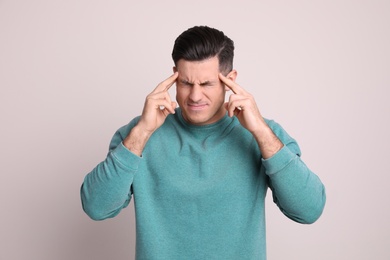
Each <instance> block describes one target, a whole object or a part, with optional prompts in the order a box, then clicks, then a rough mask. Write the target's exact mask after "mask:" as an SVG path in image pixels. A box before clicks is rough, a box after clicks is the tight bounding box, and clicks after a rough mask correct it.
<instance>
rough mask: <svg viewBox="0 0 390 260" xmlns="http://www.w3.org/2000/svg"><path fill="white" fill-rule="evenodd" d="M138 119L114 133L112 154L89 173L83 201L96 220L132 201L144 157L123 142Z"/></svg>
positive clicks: (86, 210) (83, 191)
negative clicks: (134, 152)
mask: <svg viewBox="0 0 390 260" xmlns="http://www.w3.org/2000/svg"><path fill="white" fill-rule="evenodd" d="M133 125H135V122H134V120H133V121H132V122H131V123H130V124H128V125H126V126H124V127H122V128H120V129H119V130H118V131H117V132H116V133H115V134H114V136H113V138H112V140H111V143H110V148H109V152H108V155H107V157H106V159H105V160H104V161H102V162H101V163H99V164H98V165H97V166H96V167H95V168H94V169H93V170H92V171H91V172H90V173H88V174H87V175H86V176H85V179H84V182H83V184H82V186H81V190H80V195H81V203H82V207H83V210H84V211H85V213H86V214H87V215H88V216H89V217H90V218H92V219H94V220H103V219H106V218H112V217H114V216H116V215H117V214H118V213H119V212H120V211H121V210H122V209H123V208H125V207H126V206H127V205H128V204H129V202H130V200H131V196H132V193H131V185H132V182H133V178H134V175H135V174H136V172H137V170H138V166H139V163H140V161H141V160H142V159H141V157H139V156H137V155H135V154H133V153H132V152H131V151H129V150H128V149H127V148H126V147H125V146H124V145H123V143H122V141H123V139H124V137H126V136H127V134H128V133H129V132H130V129H131V128H132V126H133Z"/></svg>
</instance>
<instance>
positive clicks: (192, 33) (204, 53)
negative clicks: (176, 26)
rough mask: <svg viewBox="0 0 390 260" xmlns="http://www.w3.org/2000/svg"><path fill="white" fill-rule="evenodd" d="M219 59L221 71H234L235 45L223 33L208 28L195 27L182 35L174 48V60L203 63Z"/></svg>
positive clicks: (175, 61) (177, 39)
mask: <svg viewBox="0 0 390 260" xmlns="http://www.w3.org/2000/svg"><path fill="white" fill-rule="evenodd" d="M215 56H217V57H218V61H219V70H220V71H221V72H223V73H226V74H227V73H229V72H230V71H231V70H232V69H233V57H234V43H233V41H232V40H231V39H230V38H229V37H227V36H226V35H225V34H224V33H223V32H222V31H219V30H217V29H214V28H210V27H208V26H195V27H192V28H189V29H187V30H186V31H184V32H183V33H182V34H180V35H179V36H178V37H177V38H176V40H175V44H174V46H173V51H172V59H173V61H174V63H175V65H177V62H178V61H179V60H180V59H183V60H186V61H202V60H205V59H208V58H212V57H215Z"/></svg>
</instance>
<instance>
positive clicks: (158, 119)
mask: <svg viewBox="0 0 390 260" xmlns="http://www.w3.org/2000/svg"><path fill="white" fill-rule="evenodd" d="M177 76H178V73H177V72H175V73H174V74H173V75H172V76H170V77H169V78H167V79H166V80H164V81H163V82H161V83H160V84H158V86H157V87H156V88H155V89H154V90H153V91H152V93H150V94H149V95H148V96H147V97H146V100H145V104H144V108H143V111H142V115H141V118H140V120H139V122H138V124H137V125H136V126H134V128H133V129H132V130H131V131H130V133H129V135H128V136H127V137H126V138H125V139H124V140H123V144H124V146H126V147H127V148H128V149H129V150H130V151H132V152H133V153H135V154H137V155H139V156H141V155H142V151H143V149H144V147H145V145H146V142H147V141H148V140H149V138H150V136H151V135H152V134H153V133H154V131H156V130H157V129H158V128H159V127H160V126H161V125H162V124H163V123H164V121H165V119H166V118H167V116H168V115H169V114H174V113H175V108H176V105H177V104H176V102H172V101H171V98H170V96H169V93H168V90H169V88H170V87H171V86H172V85H173V84H174V83H175V82H176V79H177Z"/></svg>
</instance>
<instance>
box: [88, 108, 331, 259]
mask: <svg viewBox="0 0 390 260" xmlns="http://www.w3.org/2000/svg"><path fill="white" fill-rule="evenodd" d="M138 120H139V117H137V118H135V119H134V120H132V121H131V122H130V123H129V124H128V125H126V126H123V127H122V128H120V129H119V130H118V131H117V132H116V133H115V135H114V136H113V138H112V141H111V144H110V147H109V153H108V155H107V158H106V159H105V160H104V161H103V162H101V163H100V164H98V165H97V166H96V168H95V169H93V170H92V171H91V172H90V173H89V174H87V176H86V177H85V180H84V183H83V185H82V187H81V200H82V206H83V209H84V211H85V212H86V213H87V214H88V215H89V216H90V217H91V218H92V219H94V220H103V219H106V218H111V217H114V216H116V215H117V214H118V213H119V212H120V211H121V210H122V209H123V208H125V207H126V206H127V205H128V204H129V202H130V199H131V198H132V197H133V198H134V207H135V214H136V252H135V254H136V259H147V260H154V259H162V260H175V259H179V260H183V259H190V260H192V259H194V260H195V259H207V260H210V259H216V260H218V259H223V260H228V259H232V260H233V259H234V260H236V259H266V238H265V211H264V204H265V196H266V192H267V189H268V187H270V188H271V190H272V195H273V199H274V202H275V203H276V204H277V205H278V207H279V208H280V209H281V211H282V212H283V213H284V214H285V215H286V216H287V217H289V218H291V219H292V220H294V221H297V222H299V223H313V222H314V221H315V220H317V219H318V218H319V216H320V215H321V213H322V210H323V208H324V204H325V190H324V186H323V184H322V183H321V181H320V179H319V178H318V177H317V176H316V175H315V174H314V173H313V172H311V171H310V170H309V169H308V168H307V167H306V165H305V164H304V163H303V162H302V161H301V159H300V149H299V147H298V145H297V143H296V142H295V140H294V139H292V138H291V137H290V136H289V135H288V134H287V133H286V132H285V131H284V130H283V129H282V128H281V127H280V126H279V125H278V124H277V123H275V122H274V121H271V120H267V123H268V125H269V126H270V128H271V129H272V130H273V131H274V133H275V134H276V135H277V136H278V137H279V139H280V140H281V141H282V142H283V143H284V147H283V148H282V149H281V150H280V151H279V152H278V153H276V154H275V155H274V156H273V157H271V158H269V159H267V160H264V159H262V158H261V153H260V150H259V147H258V145H257V143H256V141H255V139H254V137H253V136H252V135H251V134H250V133H249V132H248V131H247V130H246V129H245V128H244V127H242V126H241V124H240V123H239V121H238V120H237V118H236V117H233V118H230V117H228V116H227V115H226V116H225V117H223V118H222V119H221V120H220V121H218V122H216V123H214V124H210V125H206V126H194V125H190V124H188V123H187V122H186V121H185V120H184V119H183V118H182V115H181V111H180V109H179V108H177V109H176V113H175V114H174V115H169V116H168V117H167V119H166V121H165V122H164V124H163V125H162V126H161V127H160V128H159V129H157V130H156V131H155V132H154V133H153V135H152V136H151V138H150V139H149V141H148V142H147V144H146V147H145V149H144V151H143V154H142V157H139V156H136V155H135V154H133V153H132V152H130V151H129V150H128V149H127V148H126V147H125V146H124V145H123V143H122V141H123V139H124V138H125V137H126V136H127V134H128V133H129V132H130V130H131V129H132V127H134V125H135V124H136V123H137V122H138Z"/></svg>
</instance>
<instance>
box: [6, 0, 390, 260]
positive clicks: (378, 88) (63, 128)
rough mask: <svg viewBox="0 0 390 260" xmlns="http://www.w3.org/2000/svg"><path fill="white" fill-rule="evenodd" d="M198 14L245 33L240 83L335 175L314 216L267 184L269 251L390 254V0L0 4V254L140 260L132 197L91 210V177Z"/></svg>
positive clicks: (325, 172) (310, 157)
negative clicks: (285, 211)
mask: <svg viewBox="0 0 390 260" xmlns="http://www.w3.org/2000/svg"><path fill="white" fill-rule="evenodd" d="M194 25H209V26H211V27H215V28H218V29H220V30H222V31H224V32H225V33H226V34H227V35H228V36H229V37H230V38H232V39H233V40H234V42H235V45H236V56H235V63H234V67H235V68H236V69H237V71H238V78H237V82H238V83H239V84H240V85H241V86H242V87H244V88H245V89H246V90H247V91H249V92H250V93H252V94H253V95H254V96H255V98H256V101H257V103H258V106H259V108H260V110H261V112H262V114H263V115H264V116H265V117H267V118H271V119H274V120H276V121H277V122H279V123H280V124H281V125H282V126H283V127H284V128H285V129H286V130H287V131H288V132H289V133H290V135H292V136H293V137H294V138H295V139H296V140H297V141H298V143H299V144H300V146H301V149H302V151H303V155H302V158H303V160H304V161H305V163H306V164H307V165H308V166H309V167H310V168H311V169H312V170H313V171H314V172H315V173H316V174H317V175H318V176H319V177H320V178H321V179H322V181H323V182H324V184H325V185H326V190H327V204H326V207H325V211H324V213H323V215H322V217H321V218H320V219H319V220H318V222H316V223H315V224H313V225H301V224H297V223H294V222H292V221H291V220H289V219H287V218H286V217H284V216H283V215H282V213H281V212H280V211H279V210H278V209H277V207H276V206H275V205H274V204H273V202H272V199H271V193H270V192H269V193H268V196H267V198H266V200H267V250H268V259H270V260H279V259H310V260H311V259H316V260H325V259H348V260H349V259H354V260H363V259H367V260H368V259H370V260H371V259H375V260H387V259H390V246H389V241H390V223H389V222H390V203H389V195H390V189H389V188H390V187H389V182H390V177H389V174H390V166H389V160H390V159H389V155H390V153H389V146H390V138H389V133H390V125H389V123H390V116H389V112H390V105H389V94H390V91H389V88H390V73H389V72H390V71H389V69H390V48H389V46H390V2H389V1H387V0H383V1H380V0H360V1H356V0H355V1H352V0H329V1H315V0H314V1H313V0H297V1H287V0H280V1H254V0H253V1H249V0H243V1H210V0H208V1H204V0H198V1H179V0H167V1H157V0H155V1H147V0H146V1H131V0H128V1H123V0H118V1H103V0H77V1H75V0H69V1H60V0H35V1H28V0H0V91H1V92H0V109H1V110H0V111H1V112H0V113H1V118H0V119H1V121H0V123H1V128H0V144H1V155H0V160H1V162H0V167H1V168H0V169H1V174H0V178H1V179H0V185H1V187H0V199H1V204H0V208H1V214H0V259H1V260H8V259H9V260H25V259H33V260H35V259H37V260H38V259H39V260H53V259H54V260H69V259H72V260H81V259H93V260H103V259H117V260H125V259H126V260H128V259H133V258H134V246H135V235H134V234H135V232H134V231H135V228H134V221H135V220H134V210H133V205H132V204H130V206H129V207H128V208H126V209H124V210H123V211H122V212H121V214H120V215H119V216H117V217H116V218H114V219H110V220H105V221H100V222H96V221H93V220H90V219H89V218H88V217H87V215H85V214H84V212H83V211H82V209H81V203H80V195H79V189H80V185H81V183H82V181H83V179H84V176H85V175H86V174H87V173H88V172H89V171H90V170H91V169H92V168H93V167H95V166H96V165H97V164H98V163H99V162H100V161H102V160H104V158H105V156H106V154H107V151H108V144H109V142H110V139H111V137H112V135H113V134H114V132H115V131H116V130H117V129H118V128H119V127H120V126H122V125H124V124H127V123H128V122H129V121H130V120H131V119H132V118H133V117H135V116H137V115H139V114H140V113H141V110H142V107H143V102H144V99H145V96H146V95H147V94H148V93H149V92H150V91H151V90H152V89H154V88H155V86H156V85H157V84H158V83H159V82H160V81H162V80H164V79H165V78H167V77H168V76H170V75H171V73H172V66H173V63H172V61H171V56H170V55H171V51H172V47H173V42H174V40H175V38H176V37H177V36H178V35H179V34H180V33H181V32H182V31H184V30H186V29H187V28H189V27H192V26H194ZM171 95H172V96H173V97H174V95H175V91H174V88H172V93H171Z"/></svg>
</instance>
